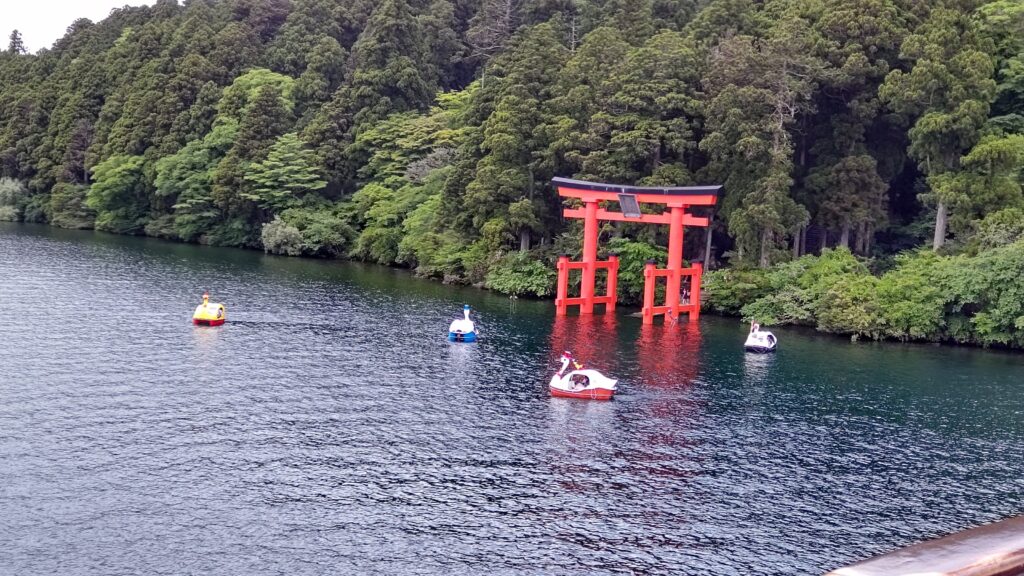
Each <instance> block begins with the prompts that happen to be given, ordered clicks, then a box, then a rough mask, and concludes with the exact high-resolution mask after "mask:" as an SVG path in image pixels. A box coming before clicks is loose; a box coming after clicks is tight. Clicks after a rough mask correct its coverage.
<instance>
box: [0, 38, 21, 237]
mask: <svg viewBox="0 0 1024 576" xmlns="http://www.w3.org/2000/svg"><path fill="white" fill-rule="evenodd" d="M15 32H17V31H15ZM12 37H13V35H12ZM12 42H13V39H12ZM27 203H28V188H26V187H25V184H23V183H22V182H19V181H18V180H14V179H13V178H0V221H4V220H6V221H9V222H17V221H19V220H21V218H22V211H23V210H24V208H25V204H27Z"/></svg>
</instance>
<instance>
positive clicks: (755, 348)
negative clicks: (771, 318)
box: [743, 324, 779, 354]
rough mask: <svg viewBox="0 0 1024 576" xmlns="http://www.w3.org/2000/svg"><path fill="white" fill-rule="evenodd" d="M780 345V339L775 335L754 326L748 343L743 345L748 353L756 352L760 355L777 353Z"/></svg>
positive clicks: (748, 337)
mask: <svg viewBox="0 0 1024 576" xmlns="http://www.w3.org/2000/svg"><path fill="white" fill-rule="evenodd" d="M778 345H779V339H778V338H776V337H775V334H772V333H771V332H769V331H767V330H761V327H760V326H758V325H757V324H754V325H753V326H751V328H750V334H749V335H748V336H747V341H746V342H744V343H743V349H744V350H746V351H747V352H756V353H758V354H767V353H769V352H775V348H776V347H777V346H778Z"/></svg>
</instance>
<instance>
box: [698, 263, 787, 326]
mask: <svg viewBox="0 0 1024 576" xmlns="http://www.w3.org/2000/svg"><path fill="white" fill-rule="evenodd" d="M770 290H771V286H770V285H769V283H768V277H767V273H766V272H765V271H764V270H761V269H749V268H724V269H721V270H712V271H710V272H708V273H707V274H705V275H704V278H703V284H702V287H701V300H702V302H701V304H702V306H703V307H704V308H707V309H708V310H711V311H713V312H718V313H719V314H729V315H739V314H740V310H742V309H743V307H744V306H746V305H748V304H749V303H752V302H755V301H757V300H758V299H760V298H762V297H765V296H766V295H768V294H769V291H770Z"/></svg>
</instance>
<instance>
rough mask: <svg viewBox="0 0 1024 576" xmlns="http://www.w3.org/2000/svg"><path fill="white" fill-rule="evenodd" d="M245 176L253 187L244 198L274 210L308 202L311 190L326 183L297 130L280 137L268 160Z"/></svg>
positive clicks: (319, 187) (311, 152)
mask: <svg viewBox="0 0 1024 576" xmlns="http://www.w3.org/2000/svg"><path fill="white" fill-rule="evenodd" d="M245 179H246V180H248V181H249V182H251V183H252V185H253V188H252V192H250V193H247V194H243V197H244V198H247V199H249V200H253V201H255V202H256V203H257V204H258V205H259V206H260V207H261V208H264V209H267V210H270V211H272V212H274V213H280V212H283V211H284V210H287V209H289V208H295V207H297V206H300V205H302V204H303V203H304V202H308V201H309V200H310V199H309V198H308V195H309V194H310V193H312V192H315V191H317V190H322V189H323V188H324V187H325V186H327V181H326V180H323V179H321V178H320V175H319V174H318V167H317V164H316V158H315V156H314V154H313V151H312V150H309V149H307V148H305V146H304V145H303V143H302V142H301V141H300V140H299V137H298V135H297V134H296V133H294V132H289V133H288V134H285V135H284V136H281V137H280V138H278V139H277V142H275V143H274V145H273V146H272V147H271V148H270V152H269V154H268V155H267V159H266V160H263V161H262V162H257V163H255V164H253V165H252V166H251V167H250V168H249V172H248V173H247V174H246V175H245Z"/></svg>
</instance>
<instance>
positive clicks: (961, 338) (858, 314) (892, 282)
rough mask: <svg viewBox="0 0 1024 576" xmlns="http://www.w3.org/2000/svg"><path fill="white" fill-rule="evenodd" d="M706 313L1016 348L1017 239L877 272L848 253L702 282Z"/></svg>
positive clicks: (1022, 254) (1021, 322)
mask: <svg viewBox="0 0 1024 576" xmlns="http://www.w3.org/2000/svg"><path fill="white" fill-rule="evenodd" d="M704 295H705V302H704V307H705V309H707V310H710V311H714V312H719V313H723V314H732V315H740V316H743V317H744V319H746V320H756V321H758V322H760V323H762V324H764V325H784V324H792V325H803V326H812V327H814V328H816V329H817V330H820V331H822V332H829V333H834V334H848V335H850V336H852V337H853V338H870V339H876V340H882V339H895V340H904V341H910V340H916V341H931V342H957V343H965V344H975V345H980V346H1009V347H1014V348H1024V240H1017V241H1015V242H1012V243H1009V244H1005V245H1002V246H997V247H994V248H989V249H984V250H981V251H979V252H976V253H975V254H973V255H972V254H961V255H956V256H942V255H938V254H935V253H933V252H931V251H925V250H921V251H918V252H909V253H906V254H902V255H900V256H898V257H897V258H896V261H895V266H894V267H893V268H892V269H890V270H889V271H887V272H885V273H884V274H881V275H880V276H876V275H873V274H871V273H870V271H869V270H868V267H867V266H866V265H865V264H864V262H862V261H860V260H858V259H857V258H855V257H854V256H853V255H852V254H851V253H850V252H849V251H848V250H845V249H836V250H826V251H825V252H824V253H823V254H822V255H821V256H804V257H802V258H799V259H797V260H794V261H792V262H788V263H785V264H780V265H778V266H775V267H772V268H769V269H765V270H760V269H726V270H716V271H713V272H710V273H708V274H707V275H706V276H705V283H704Z"/></svg>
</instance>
